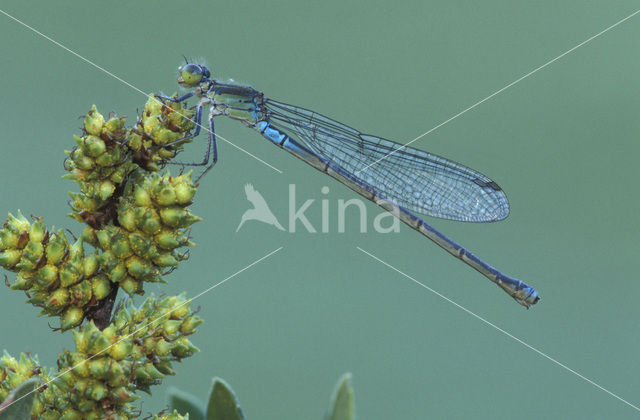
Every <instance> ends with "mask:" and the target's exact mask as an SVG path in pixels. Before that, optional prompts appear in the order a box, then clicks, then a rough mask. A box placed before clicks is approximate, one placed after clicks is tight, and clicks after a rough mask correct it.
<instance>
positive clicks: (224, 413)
mask: <svg viewBox="0 0 640 420" xmlns="http://www.w3.org/2000/svg"><path fill="white" fill-rule="evenodd" d="M207 420H244V414H243V413H242V409H241V408H240V404H239V403H238V399H237V398H236V394H235V393H234V392H233V390H232V389H231V387H230V386H229V385H227V383H226V382H225V381H223V380H222V379H221V378H213V387H211V393H210V394H209V405H208V407H207Z"/></svg>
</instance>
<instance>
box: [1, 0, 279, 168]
mask: <svg viewBox="0 0 640 420" xmlns="http://www.w3.org/2000/svg"><path fill="white" fill-rule="evenodd" d="M0 13H2V14H3V15H5V16H6V17H8V18H9V19H12V20H14V21H15V22H17V23H19V24H20V25H22V26H24V27H25V28H27V29H29V30H31V31H32V32H34V33H36V34H38V35H40V36H41V37H43V38H44V39H46V40H48V41H50V42H52V43H54V44H55V45H57V46H58V47H60V48H62V49H63V50H65V51H67V52H68V53H70V54H72V55H74V56H76V57H77V58H79V59H80V60H82V61H84V62H85V63H87V64H89V65H91V66H93V67H95V68H97V69H98V70H100V71H102V72H103V73H106V74H107V75H109V76H111V77H113V78H114V79H116V80H117V81H119V82H120V83H123V84H125V85H127V86H128V87H130V88H131V89H133V90H135V91H136V92H139V93H141V94H143V95H144V96H146V97H147V98H151V94H149V93H147V92H145V91H143V90H141V89H140V88H138V87H136V86H134V85H132V84H131V83H129V82H127V81H126V80H124V79H123V78H121V77H119V76H117V75H115V74H113V73H112V72H110V71H109V70H107V69H105V68H104V67H101V66H99V65H98V64H96V63H94V62H93V61H91V60H89V59H88V58H85V57H83V56H82V55H80V54H78V53H77V52H75V51H73V50H72V49H70V48H68V47H66V46H65V45H63V44H61V43H59V42H58V41H56V40H55V39H52V38H51V37H49V36H47V35H45V34H43V33H42V32H40V31H38V30H37V29H35V28H33V27H31V26H29V25H27V24H26V23H24V22H23V21H21V20H20V19H18V18H16V17H14V16H12V15H10V14H9V13H7V12H5V11H4V10H2V9H0ZM153 99H154V100H155V101H156V102H158V103H161V102H160V101H159V100H158V99H156V98H155V97H154V98H153ZM176 114H178V115H180V116H182V117H184V118H187V119H188V117H187V116H185V115H184V114H181V113H179V112H177V111H176ZM198 125H199V126H200V128H201V129H203V130H204V131H206V132H208V133H209V134H211V130H209V128H208V127H205V126H203V125H202V124H198ZM215 136H216V138H217V139H220V140H222V141H224V142H226V143H227V144H229V145H231V146H233V147H235V148H236V149H238V150H240V151H241V152H243V153H245V154H247V155H249V156H251V157H252V158H254V159H255V160H257V161H258V162H260V163H262V164H263V165H266V166H268V167H269V168H271V169H273V170H274V171H276V172H279V173H283V172H282V171H281V170H280V169H278V168H276V167H275V166H273V165H270V164H269V163H267V162H265V161H264V160H262V159H260V158H259V157H257V156H255V155H254V154H252V153H251V152H249V151H247V150H245V149H243V148H242V147H240V146H238V145H236V144H235V143H233V142H231V141H229V140H227V139H225V138H224V137H222V136H221V135H219V134H217V133H215Z"/></svg>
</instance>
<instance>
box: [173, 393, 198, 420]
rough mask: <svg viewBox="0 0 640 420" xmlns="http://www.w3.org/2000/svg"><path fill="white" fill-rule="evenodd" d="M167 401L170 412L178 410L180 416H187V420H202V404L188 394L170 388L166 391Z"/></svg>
mask: <svg viewBox="0 0 640 420" xmlns="http://www.w3.org/2000/svg"><path fill="white" fill-rule="evenodd" d="M167 400H168V404H169V409H170V410H171V411H173V410H178V413H180V414H182V415H185V414H189V420H204V404H202V403H201V402H200V400H198V399H197V398H196V397H195V396H193V395H191V394H189V393H188V392H184V391H182V390H180V389H178V388H175V387H171V388H169V391H167Z"/></svg>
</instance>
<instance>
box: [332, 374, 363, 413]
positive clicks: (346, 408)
mask: <svg viewBox="0 0 640 420" xmlns="http://www.w3.org/2000/svg"><path fill="white" fill-rule="evenodd" d="M326 418H327V420H353V419H355V418H356V404H355V397H354V393H353V388H352V387H351V374H350V373H345V374H344V375H342V377H341V378H340V380H339V381H338V383H337V384H336V387H335V389H334V391H333V396H332V397H331V404H330V406H329V412H328V413H327V417H326Z"/></svg>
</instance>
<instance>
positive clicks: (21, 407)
mask: <svg viewBox="0 0 640 420" xmlns="http://www.w3.org/2000/svg"><path fill="white" fill-rule="evenodd" d="M38 381H39V379H38V378H31V379H28V380H26V381H24V382H23V383H21V384H20V385H18V387H17V388H16V389H14V390H13V391H11V393H10V394H9V396H8V397H7V398H6V399H5V400H4V401H3V402H2V404H0V420H31V409H32V407H33V399H34V398H35V396H36V394H35V392H33V390H34V389H35V388H36V385H37V384H38Z"/></svg>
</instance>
